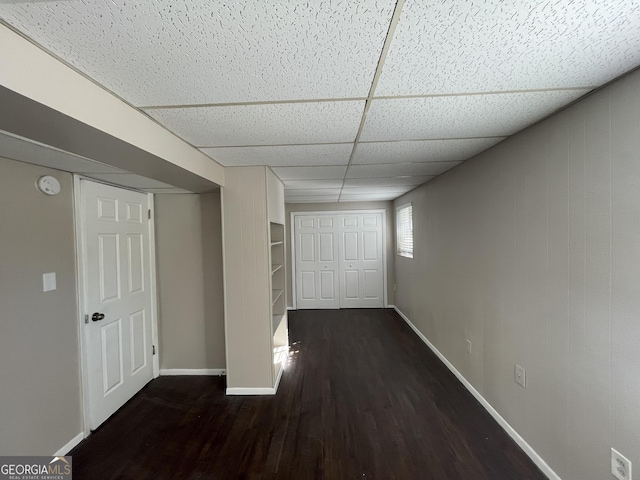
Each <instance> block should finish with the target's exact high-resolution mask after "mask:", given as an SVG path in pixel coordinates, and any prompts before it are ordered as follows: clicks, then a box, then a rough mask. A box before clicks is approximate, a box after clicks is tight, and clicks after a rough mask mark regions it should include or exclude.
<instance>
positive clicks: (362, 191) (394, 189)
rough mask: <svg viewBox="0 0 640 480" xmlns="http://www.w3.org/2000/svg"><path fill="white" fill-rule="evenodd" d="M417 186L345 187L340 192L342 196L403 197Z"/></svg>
mask: <svg viewBox="0 0 640 480" xmlns="http://www.w3.org/2000/svg"><path fill="white" fill-rule="evenodd" d="M414 188H416V187H415V185H407V186H391V187H384V186H378V187H344V188H343V189H342V191H341V192H340V193H341V194H342V195H368V194H396V195H402V194H403V193H407V192H409V191H411V190H413V189H414Z"/></svg>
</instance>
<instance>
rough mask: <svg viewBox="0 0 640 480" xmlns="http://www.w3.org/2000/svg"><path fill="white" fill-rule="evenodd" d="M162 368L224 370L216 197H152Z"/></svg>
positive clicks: (217, 193) (169, 195)
mask: <svg viewBox="0 0 640 480" xmlns="http://www.w3.org/2000/svg"><path fill="white" fill-rule="evenodd" d="M155 210H156V211H155V219H156V257H157V266H158V296H159V309H158V310H159V316H158V330H159V336H160V349H159V353H160V368H161V369H219V368H225V352H224V348H225V346H224V304H223V302H224V291H223V284H222V278H223V277H222V224H221V218H220V217H221V210H220V192H219V191H216V192H213V193H207V194H202V195H193V194H184V195H174V194H165V195H156V196H155Z"/></svg>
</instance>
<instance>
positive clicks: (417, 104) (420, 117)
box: [360, 90, 586, 141]
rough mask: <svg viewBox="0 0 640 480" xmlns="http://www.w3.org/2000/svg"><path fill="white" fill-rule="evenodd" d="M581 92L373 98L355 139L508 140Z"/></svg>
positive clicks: (578, 95)
mask: <svg viewBox="0 0 640 480" xmlns="http://www.w3.org/2000/svg"><path fill="white" fill-rule="evenodd" d="M584 93H586V91H576V90H567V91H553V92H526V93H502V94H488V95H456V96H446V97H427V98H398V99H377V100H373V102H372V105H371V109H370V110H369V112H368V113H367V120H366V122H365V126H364V129H363V132H362V135H361V137H360V138H361V140H363V141H366V140H411V139H415V140H426V139H443V138H469V137H492V136H508V135H511V134H513V133H516V132H517V131H519V130H522V129H523V128H525V127H527V126H529V125H530V124H532V123H534V122H536V121H538V120H540V119H542V118H544V117H545V116H547V115H550V114H551V113H553V112H554V111H555V110H557V109H559V108H560V107H562V106H564V105H566V104H567V103H569V102H571V101H573V100H575V99H577V98H578V97H580V96H582V95H583V94H584Z"/></svg>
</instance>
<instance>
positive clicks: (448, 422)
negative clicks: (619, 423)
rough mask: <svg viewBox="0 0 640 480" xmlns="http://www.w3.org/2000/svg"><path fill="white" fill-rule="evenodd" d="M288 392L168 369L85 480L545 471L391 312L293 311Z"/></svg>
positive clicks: (93, 452)
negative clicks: (250, 390) (230, 391)
mask: <svg viewBox="0 0 640 480" xmlns="http://www.w3.org/2000/svg"><path fill="white" fill-rule="evenodd" d="M289 338H290V343H291V349H290V358H289V361H288V366H287V369H286V371H285V373H284V375H283V377H282V381H281V382H280V388H279V390H278V393H277V395H275V396H271V397H266V396H264V397H227V396H225V395H224V378H223V377H160V378H158V379H156V380H154V381H152V382H151V383H149V384H148V385H147V386H146V387H145V388H144V389H143V390H142V391H141V392H140V393H138V394H137V395H136V396H135V397H134V398H133V399H131V400H130V401H129V402H128V403H127V404H126V405H125V406H124V407H123V408H122V409H121V410H120V411H118V412H117V413H116V414H115V415H114V416H113V417H112V418H111V419H109V420H108V421H107V422H106V423H105V424H104V425H103V426H102V427H101V428H100V429H98V430H97V431H96V432H94V433H93V434H92V435H91V436H90V437H89V438H88V439H86V440H85V441H83V442H82V443H81V444H80V445H78V447H76V448H75V449H74V450H73V451H72V452H71V455H73V477H74V479H76V480H81V479H91V480H98V479H116V478H118V479H136V480H142V479H174V480H182V479H192V480H196V479H198V480H200V479H225V480H231V479H296V480H306V479H330V480H333V479H345V480H346V479H381V480H387V479H412V480H413V479H434V480H440V479H449V480H458V479H464V480H483V479H487V480H494V479H508V480H529V479H544V478H546V477H545V476H544V475H543V474H542V473H541V472H540V471H539V470H538V469H537V467H536V466H535V465H534V464H533V463H532V462H531V461H530V460H529V458H528V457H527V456H526V455H525V454H524V453H523V452H522V451H521V450H520V449H519V447H518V446H517V445H516V444H515V443H514V442H513V441H512V440H511V439H510V438H509V437H508V436H507V435H506V434H505V433H504V431H503V430H502V429H501V428H500V427H499V426H498V424H497V423H496V422H495V421H494V420H493V419H492V418H491V417H490V416H489V414H488V413H487V412H486V411H485V410H484V409H483V408H482V407H481V406H480V405H479V404H478V402H477V401H476V400H475V399H474V398H473V397H472V396H471V395H470V394H469V393H468V392H467V391H466V390H465V388H464V387H463V386H462V385H461V384H460V383H459V382H458V380H457V379H456V378H455V377H454V376H453V375H452V374H451V373H450V372H449V371H448V370H447V368H446V367H445V366H444V365H443V364H442V363H441V362H440V361H439V360H438V359H437V357H435V355H433V353H432V352H431V351H430V350H429V349H428V348H427V347H426V346H425V345H424V344H423V343H422V341H421V340H420V339H419V338H418V337H417V336H416V335H415V334H414V333H413V332H412V331H411V330H410V329H409V327H408V326H407V325H406V324H405V323H404V322H403V321H402V319H400V317H398V315H397V314H396V313H395V312H393V311H392V310H338V311H335V310H334V311H328V310H325V311H317V310H307V311H299V312H290V315H289Z"/></svg>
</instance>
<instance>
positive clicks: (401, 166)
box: [346, 162, 462, 178]
mask: <svg viewBox="0 0 640 480" xmlns="http://www.w3.org/2000/svg"><path fill="white" fill-rule="evenodd" d="M460 163H462V162H427V163H392V164H377V165H351V166H350V167H349V170H347V176H346V178H371V177H384V178H388V177H402V176H420V175H440V174H441V173H443V172H446V171H447V170H449V169H450V168H453V167H455V166H456V165H460Z"/></svg>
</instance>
